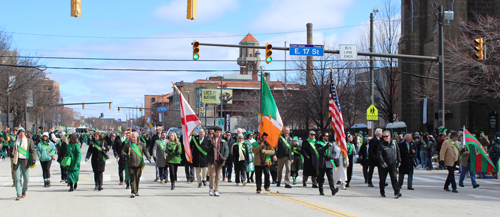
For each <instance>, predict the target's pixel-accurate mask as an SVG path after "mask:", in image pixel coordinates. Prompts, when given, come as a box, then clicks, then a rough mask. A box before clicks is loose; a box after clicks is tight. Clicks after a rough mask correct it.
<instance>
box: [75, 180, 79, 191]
mask: <svg viewBox="0 0 500 217" xmlns="http://www.w3.org/2000/svg"><path fill="white" fill-rule="evenodd" d="M77 184H78V182H77V183H75V190H76V187H77Z"/></svg>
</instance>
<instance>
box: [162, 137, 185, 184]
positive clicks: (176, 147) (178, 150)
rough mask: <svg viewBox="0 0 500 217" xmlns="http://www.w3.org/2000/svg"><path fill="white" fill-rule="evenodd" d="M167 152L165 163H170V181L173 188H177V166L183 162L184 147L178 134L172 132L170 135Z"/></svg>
mask: <svg viewBox="0 0 500 217" xmlns="http://www.w3.org/2000/svg"><path fill="white" fill-rule="evenodd" d="M165 153H167V154H168V156H167V159H166V162H165V164H167V165H168V169H169V170H170V183H171V189H170V190H174V189H175V181H177V167H178V166H179V164H181V154H182V147H181V143H180V142H179V140H178V139H177V134H175V133H174V132H171V133H170V135H169V137H168V142H167V147H166V148H165Z"/></svg>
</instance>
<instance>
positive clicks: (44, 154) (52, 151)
mask: <svg viewBox="0 0 500 217" xmlns="http://www.w3.org/2000/svg"><path fill="white" fill-rule="evenodd" d="M42 143H43V144H45V145H46V146H47V148H48V150H47V149H46V148H45V147H43V145H42ZM47 143H48V144H47ZM56 153H57V150H56V146H55V145H54V143H52V142H50V141H48V140H47V141H45V142H43V141H42V142H40V143H39V144H38V147H36V154H37V156H38V158H39V159H40V161H42V162H46V161H51V160H52V156H55V155H56Z"/></svg>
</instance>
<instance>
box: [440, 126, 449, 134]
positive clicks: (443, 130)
mask: <svg viewBox="0 0 500 217" xmlns="http://www.w3.org/2000/svg"><path fill="white" fill-rule="evenodd" d="M447 130H448V129H446V128H444V127H443V126H440V127H439V132H441V133H442V134H446V131H447Z"/></svg>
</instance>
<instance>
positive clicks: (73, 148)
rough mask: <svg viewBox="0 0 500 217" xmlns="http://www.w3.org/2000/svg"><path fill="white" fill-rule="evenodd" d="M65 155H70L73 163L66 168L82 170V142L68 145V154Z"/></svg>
mask: <svg viewBox="0 0 500 217" xmlns="http://www.w3.org/2000/svg"><path fill="white" fill-rule="evenodd" d="M64 157H70V158H71V163H70V165H69V166H67V167H66V170H80V161H81V160H82V153H81V151H80V144H78V143H73V144H71V143H70V144H69V145H68V149H67V151H66V155H65V156H64Z"/></svg>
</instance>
